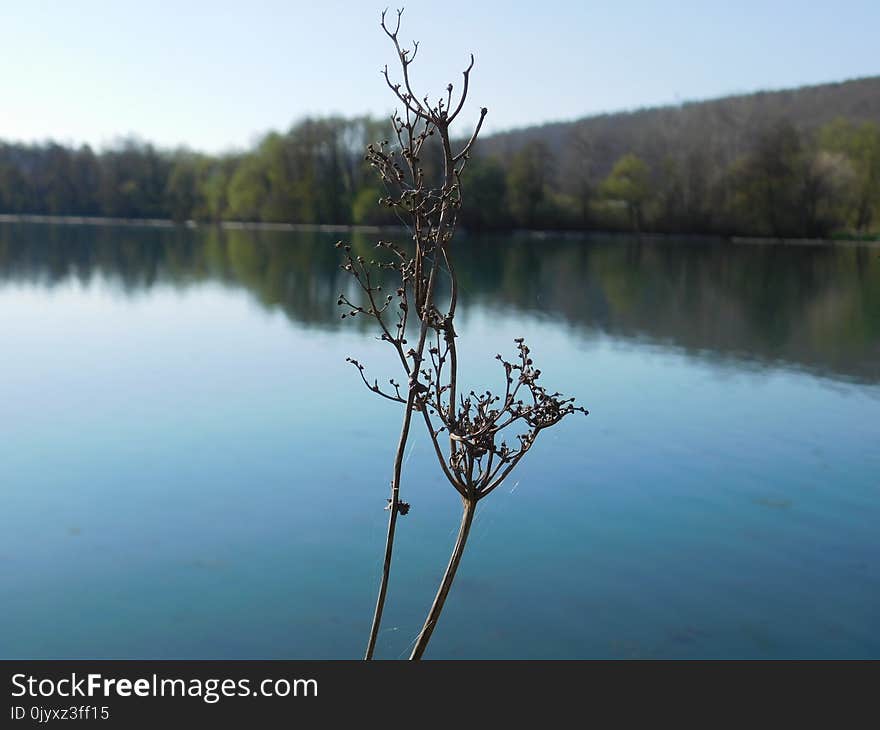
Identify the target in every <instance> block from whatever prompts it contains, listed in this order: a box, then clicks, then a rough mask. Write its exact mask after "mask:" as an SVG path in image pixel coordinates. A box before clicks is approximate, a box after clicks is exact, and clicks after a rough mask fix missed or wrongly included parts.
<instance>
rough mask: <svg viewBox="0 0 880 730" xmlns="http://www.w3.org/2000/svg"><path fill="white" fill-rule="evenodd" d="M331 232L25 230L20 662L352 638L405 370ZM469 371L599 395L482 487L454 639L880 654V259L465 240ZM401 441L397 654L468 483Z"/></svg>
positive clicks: (423, 602)
mask: <svg viewBox="0 0 880 730" xmlns="http://www.w3.org/2000/svg"><path fill="white" fill-rule="evenodd" d="M333 240H335V239H332V238H331V237H329V236H324V235H319V234H298V233H273V234H269V233H265V232H263V233H248V232H244V231H236V232H228V233H219V232H217V231H214V230H210V229H209V230H207V231H204V230H200V231H179V230H178V231H173V230H162V229H157V230H152V229H125V228H89V227H50V226H37V225H13V224H4V225H2V226H0V313H2V316H0V348H2V350H0V353H2V359H0V405H2V415H0V467H2V475H0V500H2V511H0V585H2V601H0V627H2V628H0V657H3V658H23V657H28V658H44V657H113V658H166V657H175V658H356V657H359V656H361V654H362V652H363V648H364V645H365V640H366V635H367V631H368V628H369V623H370V619H371V615H372V609H373V602H374V600H375V591H376V588H377V585H378V578H379V572H380V558H381V554H382V547H383V543H384V531H385V525H386V518H387V512H385V511H383V507H384V505H385V499H386V496H387V485H388V481H389V479H390V470H391V463H392V458H393V453H394V448H395V445H396V439H397V434H398V431H399V421H400V415H401V414H400V411H399V408H398V407H397V406H396V405H394V404H392V403H389V402H388V401H384V400H381V399H378V398H376V397H375V396H371V395H370V394H369V393H368V392H367V391H366V390H365V389H364V388H363V385H362V384H361V383H360V381H359V380H358V379H357V377H356V374H355V372H354V371H353V370H352V369H351V367H350V366H348V365H346V363H345V361H344V359H345V356H346V355H356V356H357V357H358V358H359V359H360V360H362V361H364V362H365V363H367V365H368V367H369V368H370V370H371V371H372V372H375V374H376V375H377V376H379V377H390V376H392V375H394V376H397V375H398V374H397V373H396V372H395V371H394V369H393V366H394V362H393V360H392V359H391V357H390V353H388V352H386V351H385V348H387V345H383V343H380V342H377V341H375V340H374V339H373V338H372V336H371V335H372V333H371V332H370V331H368V330H366V329H364V328H363V327H362V326H358V324H357V323H356V322H355V323H349V322H348V320H345V321H340V320H338V319H337V314H336V312H335V309H336V308H335V298H336V294H338V291H339V288H340V283H341V282H344V280H343V279H342V273H341V272H339V271H338V270H337V268H336V264H337V259H336V256H337V252H336V251H335V250H334V249H333V248H332V245H331V244H332V242H333ZM458 246H459V247H460V251H459V257H460V259H459V260H460V267H461V269H462V271H461V279H462V288H463V293H462V296H463V301H462V305H461V315H460V317H461V321H460V323H459V327H458V329H459V333H460V348H461V360H462V362H461V371H462V377H463V379H464V381H465V383H466V384H468V385H469V386H470V385H472V386H473V387H478V386H482V387H483V388H485V387H490V386H491V387H494V386H495V385H496V384H497V382H498V373H497V364H496V363H495V361H494V360H493V357H494V355H495V353H496V352H507V353H510V352H512V349H513V343H512V339H513V338H514V337H517V336H520V335H525V336H526V337H527V338H528V340H529V342H530V344H531V346H532V349H533V352H534V353H535V358H536V361H537V362H538V364H539V366H540V367H541V369H542V371H543V372H544V374H545V375H544V379H545V380H546V382H547V384H548V385H550V386H551V387H552V388H553V389H557V388H558V389H559V390H561V391H564V392H566V393H572V394H576V395H578V396H579V399H580V400H581V401H582V402H583V403H584V404H585V405H586V406H587V407H588V408H589V409H590V412H591V413H590V416H589V417H588V418H571V419H569V420H567V421H565V422H564V423H562V424H561V425H559V426H557V427H555V428H554V429H552V430H550V431H548V432H546V433H543V434H542V435H541V436H540V438H539V441H538V444H537V446H536V447H535V448H534V450H533V451H532V452H531V453H530V454H529V455H528V456H527V457H526V458H525V459H524V461H523V462H522V464H521V465H520V466H519V467H518V469H517V470H516V471H515V472H514V474H513V475H512V477H511V479H510V480H509V481H508V482H507V483H505V485H504V486H503V487H502V488H499V489H498V490H497V491H496V492H495V493H493V494H492V496H491V497H488V498H487V499H486V500H485V501H483V502H481V503H480V506H479V508H478V512H477V517H476V521H475V523H474V527H473V530H472V532H471V538H470V542H469V544H468V550H467V553H466V554H465V558H464V560H463V563H462V566H461V569H460V571H459V574H458V577H457V579H456V583H455V585H454V587H453V591H452V593H451V595H450V598H449V601H448V603H447V607H446V610H445V613H444V615H443V617H442V619H441V622H440V624H439V626H438V628H437V630H436V632H435V633H434V637H433V639H432V643H431V645H430V648H429V651H428V656H430V657H434V658H458V657H464V658H538V657H544V658H590V657H620V658H629V657H652V658H653V657H656V658H705V657H711V658H826V657H849V658H858V657H871V658H880V530H878V527H877V526H878V524H880V449H878V445H880V258H878V254H880V250H878V249H869V248H868V249H865V248H855V247H836V248H821V249H819V248H815V247H797V246H770V247H762V246H751V245H739V246H734V245H732V244H719V243H702V244H686V243H678V242H670V243H657V242H654V243H651V242H639V241H634V240H626V239H589V240H580V239H570V240H561V239H559V240H557V239H528V238H519V237H518V238H514V239H488V240H483V239H467V238H465V239H463V240H462V241H461V242H460V243H459V244H458ZM429 448H430V447H429V444H428V443H427V441H426V440H425V439H424V438H422V437H421V433H419V434H418V437H417V438H415V439H414V440H413V443H412V447H411V450H410V451H409V452H408V454H407V461H406V468H405V473H404V498H405V499H406V500H407V501H409V502H411V503H412V510H411V512H410V513H409V515H407V516H406V517H404V518H402V519H401V520H400V522H399V525H400V529H399V539H398V547H397V557H396V560H395V563H394V569H393V575H392V584H391V590H390V594H389V601H388V606H387V609H386V618H385V622H384V626H383V631H382V633H381V634H380V638H379V644H378V652H377V653H378V655H380V656H382V657H387V658H397V657H402V656H405V655H406V654H407V650H408V648H409V646H410V645H411V642H412V641H413V639H414V638H415V636H416V634H417V633H418V630H419V628H420V626H421V622H422V620H423V619H424V615H425V613H426V611H427V609H428V606H429V605H430V601H431V599H432V597H433V593H434V591H435V589H436V584H437V582H438V580H439V578H440V575H441V573H442V571H443V568H444V567H445V564H446V560H447V558H448V551H449V549H450V548H451V546H452V542H453V540H454V534H455V530H456V528H457V525H458V520H459V509H460V506H459V500H458V497H457V495H456V494H455V492H454V491H453V490H452V488H451V487H449V486H448V484H446V483H445V481H444V480H443V479H442V476H441V475H440V474H439V473H438V471H437V467H436V464H435V463H434V461H433V459H434V457H433V454H432V453H431V452H430V451H429Z"/></svg>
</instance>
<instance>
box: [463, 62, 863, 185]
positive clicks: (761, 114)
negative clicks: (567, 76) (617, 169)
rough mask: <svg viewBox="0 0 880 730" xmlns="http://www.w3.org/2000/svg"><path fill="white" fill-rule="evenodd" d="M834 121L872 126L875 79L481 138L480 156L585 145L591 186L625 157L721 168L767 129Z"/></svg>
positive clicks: (811, 127)
mask: <svg viewBox="0 0 880 730" xmlns="http://www.w3.org/2000/svg"><path fill="white" fill-rule="evenodd" d="M837 118H845V119H847V120H848V121H850V122H852V123H860V122H867V121H871V122H878V123H880V76H871V77H867V78H861V79H853V80H851V81H842V82H839V83H831V84H820V85H817V86H804V87H801V88H797V89H786V90H783V91H760V92H757V93H752V94H743V95H737V96H727V97H723V98H721V99H712V100H709V101H696V102H687V103H684V104H681V105H679V106H663V107H652V108H646V109H638V110H635V111H629V112H619V113H613V114H601V115H598V116H591V117H585V118H583V119H579V120H576V121H572V122H552V123H548V124H542V125H538V126H534V127H526V128H523V129H516V130H511V131H509V132H503V133H497V134H493V135H491V136H487V137H485V138H483V139H481V141H480V152H481V154H483V155H486V156H495V157H498V158H499V159H509V158H510V157H511V156H512V155H513V154H514V153H516V152H517V151H518V150H519V149H521V148H522V147H523V146H524V145H525V144H526V143H527V142H532V141H540V142H542V143H543V144H544V145H546V146H547V147H548V148H549V150H550V152H551V153H552V154H553V156H554V158H555V159H556V160H557V161H559V160H564V159H565V158H566V157H567V156H568V153H569V151H570V150H569V149H568V148H569V147H571V146H574V147H577V146H579V145H580V146H583V145H584V144H585V143H586V144H588V145H589V148H590V149H589V153H590V154H589V158H590V167H591V177H595V178H596V179H597V180H599V179H602V178H604V177H605V176H607V175H608V173H609V172H610V171H611V168H612V167H613V165H614V163H615V161H616V160H618V159H619V158H620V157H622V156H623V155H625V154H627V153H634V154H636V155H638V156H639V157H640V158H642V159H643V160H645V162H646V163H647V164H648V165H649V167H652V168H657V167H659V166H660V165H662V163H663V161H664V160H665V159H666V158H667V157H672V158H678V159H682V158H684V157H686V156H687V155H688V154H690V153H691V152H692V150H694V149H696V148H701V149H702V150H704V151H706V152H707V153H708V156H709V157H710V158H711V159H712V160H713V162H714V163H715V165H716V166H718V167H726V166H728V165H729V164H731V163H732V162H734V161H735V160H736V159H737V158H739V157H741V156H743V155H745V154H747V153H748V152H749V151H750V150H751V148H752V146H753V143H754V140H755V137H756V136H757V134H758V133H759V132H760V130H762V129H765V128H768V127H769V126H771V125H773V124H774V123H777V122H779V121H781V120H788V121H790V122H792V123H793V124H794V125H795V126H796V127H797V128H798V129H799V130H800V131H802V132H808V133H809V132H813V131H815V130H817V129H819V128H820V127H822V126H824V125H826V124H828V123H829V122H831V121H833V120H835V119H837Z"/></svg>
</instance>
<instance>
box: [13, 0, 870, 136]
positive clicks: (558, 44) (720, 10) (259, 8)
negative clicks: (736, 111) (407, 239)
mask: <svg viewBox="0 0 880 730" xmlns="http://www.w3.org/2000/svg"><path fill="white" fill-rule="evenodd" d="M383 1H384V0H378V2H376V3H373V2H365V1H364V0H361V1H360V2H354V1H350V2H339V1H336V0H312V2H308V3H306V2H296V1H294V0H288V1H287V2H280V1H271V2H270V1H268V0H249V2H228V1H226V0H213V2H202V1H201V0H191V1H187V0H176V1H175V2H166V1H165V0H151V1H150V2H143V0H140V1H139V2H131V1H130V0H115V1H113V2H111V1H109V0H105V1H104V2H96V1H94V0H77V2H67V1H66V0H56V1H55V2H46V1H41V0H23V1H20V2H13V1H11V0H0V18H2V22H0V69H3V73H2V74H0V139H3V140H7V141H42V140H46V139H50V138H51V139H55V140H57V141H60V142H64V143H75V144H79V143H83V142H85V143H89V144H91V145H92V146H94V147H99V148H100V147H104V146H107V145H110V144H112V143H113V142H114V141H115V140H118V139H119V138H121V137H124V136H136V137H138V138H140V139H143V140H147V141H151V142H154V143H155V144H158V145H159V146H161V147H176V146H180V145H183V146H187V147H190V148H192V149H197V150H203V151H208V152H219V151H224V150H230V149H242V148H246V147H248V146H250V145H251V144H253V143H254V141H255V140H256V139H257V138H258V137H259V135H261V134H262V133H265V132H267V131H269V130H272V129H276V130H283V129H287V128H288V127H289V126H290V125H291V123H292V122H293V121H295V120H296V119H299V118H302V117H304V116H307V115H327V114H342V115H345V116H354V115H360V114H372V115H375V116H381V115H387V114H390V113H391V111H392V110H393V103H392V102H393V98H392V95H391V92H390V91H389V90H388V89H387V87H386V86H385V85H384V81H383V79H382V77H381V75H380V69H381V68H382V66H383V65H384V64H386V63H388V64H389V67H392V68H393V64H394V62H395V60H396V59H395V57H394V54H393V50H392V47H391V45H390V42H389V41H388V39H387V38H386V37H385V36H384V35H383V34H382V32H381V30H380V28H379V25H378V20H379V13H380V11H381V10H382V8H383V7H384V6H383V5H382V2H383ZM393 12H394V8H393V7H392V9H391V10H390V11H389V13H391V14H393ZM878 27H880V2H878V0H837V1H836V2H833V3H832V2H830V0H823V1H822V2H808V1H807V0H799V1H798V2H794V1H789V0H761V1H756V0H738V2H730V1H729V0H725V1H724V2H719V1H716V0H704V1H703V2H694V1H692V0H679V1H678V2H668V1H664V2H660V1H657V0H617V1H616V2H608V1H607V0H603V1H602V2H593V1H592V0H590V1H587V0H583V1H581V2H576V1H570V2H566V1H563V0H542V2H531V3H529V2H520V1H518V0H507V1H506V2H503V1H501V0H489V1H487V2H480V1H479V0H470V1H464V0H444V1H443V2H437V0H433V1H427V0H411V1H410V2H407V3H406V12H405V13H404V17H403V25H402V30H401V37H402V38H404V39H407V40H411V39H417V40H419V42H420V50H419V58H418V59H417V61H416V62H415V63H414V64H413V66H412V67H411V68H412V76H413V80H414V83H415V85H416V86H417V87H418V88H420V89H424V90H425V92H427V91H433V94H432V95H436V94H437V93H440V92H441V91H442V90H443V89H444V88H445V87H446V84H447V83H448V82H449V81H452V82H453V83H455V84H457V85H458V84H459V83H460V79H461V71H462V70H463V69H464V67H465V66H466V63H467V60H468V54H469V53H470V52H473V53H474V54H475V56H476V64H475V67H474V70H473V72H472V74H471V79H472V81H471V92H470V96H469V109H468V111H467V114H466V115H465V114H463V115H462V119H463V126H464V123H467V122H472V121H474V120H475V119H476V117H477V115H478V113H479V108H480V107H481V106H486V107H488V109H489V115H488V117H487V119H486V124H485V129H486V130H487V131H499V130H504V129H510V128H515V127H521V126H526V125H530V124H537V123H542V122H546V121H556V120H569V119H576V118H579V117H583V116H587V115H590V114H596V113H601V112H607V111H619V110H626V109H634V108H638V107H643V106H655V105H660V104H674V103H680V102H682V101H691V100H699V99H706V98H714V97H719V96H724V95H728V94H734V93H747V92H750V91H757V90H760V89H779V88H788V87H793V86H801V85H805V84H815V83H823V82H828V81H839V80H844V79H849V78H858V77H863V76H872V75H876V74H878V73H880V53H877V29H878ZM465 116H466V117H467V119H465V118H464V117H465Z"/></svg>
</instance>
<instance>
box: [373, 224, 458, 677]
mask: <svg viewBox="0 0 880 730" xmlns="http://www.w3.org/2000/svg"><path fill="white" fill-rule="evenodd" d="M444 215H445V212H444V213H443V214H441V216H440V221H441V223H442V221H443V217H444ZM417 245H418V242H417ZM436 280H437V266H436V265H435V266H433V267H432V268H431V273H430V275H429V277H428V285H427V288H426V291H425V304H424V311H423V312H422V313H421V319H422V323H421V329H420V331H419V342H418V346H417V347H416V349H415V352H416V355H415V357H414V358H413V367H412V370H411V374H410V383H409V393H408V394H407V399H406V411H405V412H404V414H403V426H402V427H401V430H400V440H399V441H398V443H397V452H396V453H395V455H394V476H393V477H392V480H391V502H390V504H389V509H390V511H391V514H390V515H389V516H388V532H387V533H386V537H385V560H384V562H383V564H382V580H381V582H380V584H379V595H378V596H377V598H376V609H375V611H374V612H373V623H372V625H371V626H370V638H369V641H368V642H367V651H366V653H365V654H364V659H365V660H367V661H369V660H370V659H372V658H373V653H374V651H375V650H376V638H377V637H378V636H379V626H380V625H381V624H382V612H383V611H384V609H385V598H386V596H387V595H388V579H389V578H390V576H391V558H392V555H393V553H394V532H395V529H396V527H397V512H398V503H399V501H400V478H401V473H402V471H403V457H404V453H405V451H406V443H407V440H408V439H409V427H410V424H411V423H412V414H413V411H414V406H415V399H416V395H417V392H418V384H419V382H418V379H419V365H420V363H421V361H422V356H423V354H424V351H425V341H426V339H427V335H428V323H427V321H426V315H427V311H428V307H430V305H431V299H432V296H433V293H434V285H435V282H436Z"/></svg>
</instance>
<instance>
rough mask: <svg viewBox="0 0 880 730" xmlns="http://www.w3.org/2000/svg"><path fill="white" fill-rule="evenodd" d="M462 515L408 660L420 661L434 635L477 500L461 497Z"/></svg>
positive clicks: (468, 531)
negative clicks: (438, 583)
mask: <svg viewBox="0 0 880 730" xmlns="http://www.w3.org/2000/svg"><path fill="white" fill-rule="evenodd" d="M461 502H462V514H461V525H460V526H459V528H458V537H457V538H456V540H455V547H453V548H452V555H451V556H450V557H449V565H447V566H446V572H445V573H444V574H443V580H441V581H440V587H439V588H438V589H437V595H436V596H435V597H434V603H433V604H432V605H431V610H430V611H429V612H428V617H427V619H425V625H424V626H423V627H422V630H421V632H420V633H419V635H418V638H417V639H416V643H415V646H414V647H413V651H412V654H411V655H410V657H409V658H410V659H421V658H422V654H424V653H425V648H426V647H427V646H428V642H429V641H430V640H431V634H433V633H434V627H435V626H436V625H437V621H438V620H439V619H440V613H441V611H443V605H444V604H445V603H446V596H447V595H449V589H450V588H452V581H453V580H454V579H455V573H456V571H457V570H458V565H459V563H460V562H461V556H462V555H463V554H464V547H465V545H466V544H467V539H468V534H469V533H470V531H471V523H472V522H473V521H474V513H475V512H476V510H477V500H476V498H474V497H462V498H461Z"/></svg>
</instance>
